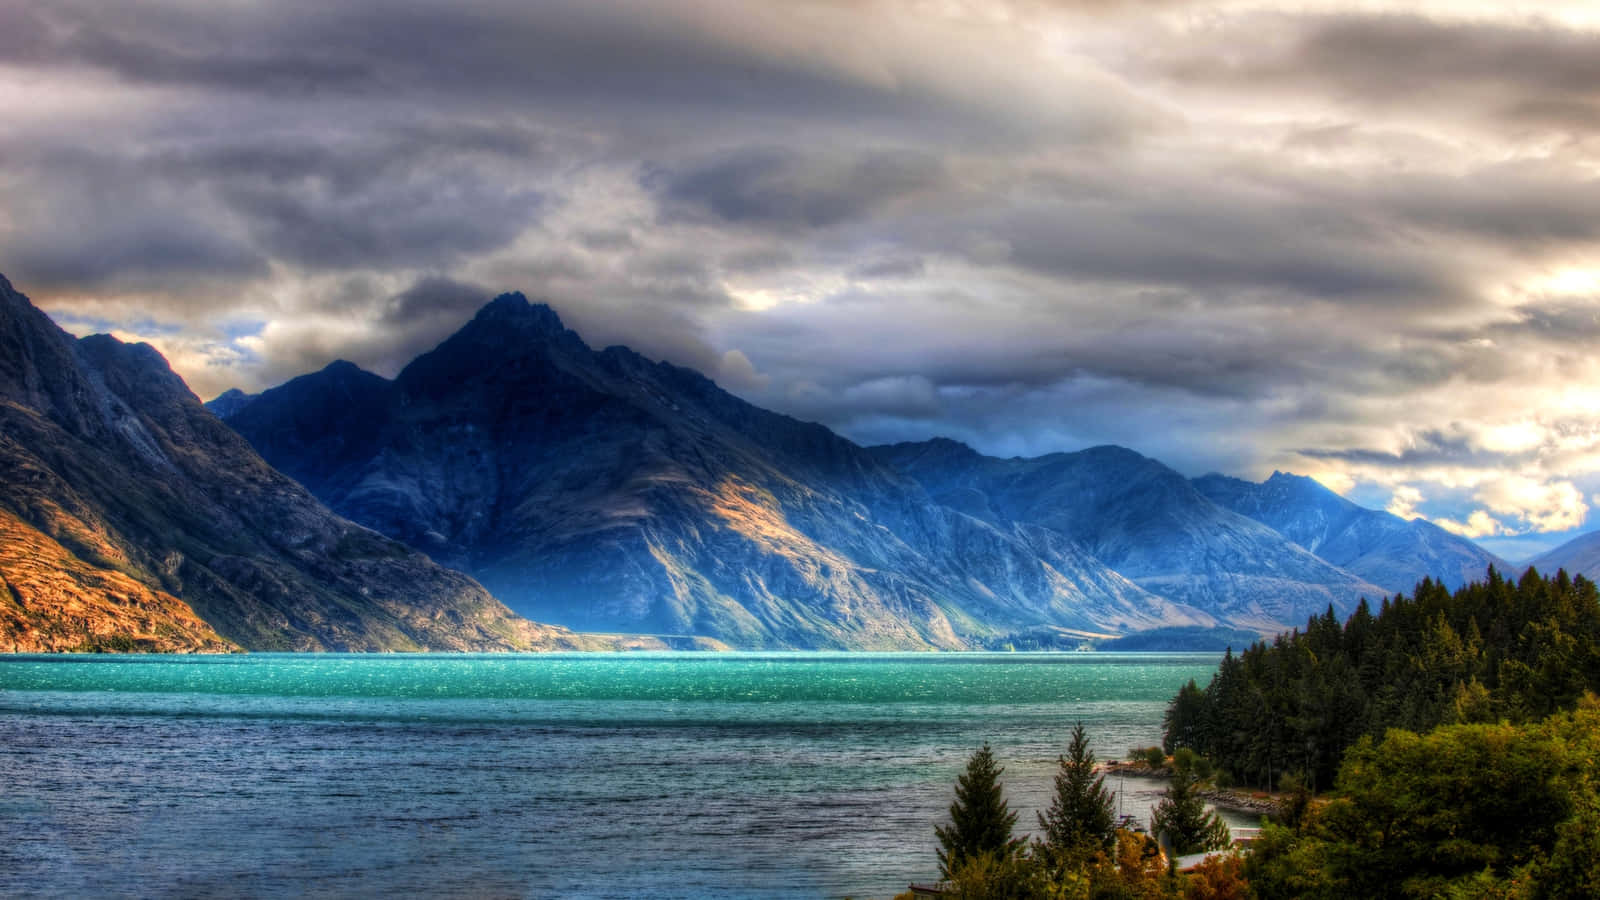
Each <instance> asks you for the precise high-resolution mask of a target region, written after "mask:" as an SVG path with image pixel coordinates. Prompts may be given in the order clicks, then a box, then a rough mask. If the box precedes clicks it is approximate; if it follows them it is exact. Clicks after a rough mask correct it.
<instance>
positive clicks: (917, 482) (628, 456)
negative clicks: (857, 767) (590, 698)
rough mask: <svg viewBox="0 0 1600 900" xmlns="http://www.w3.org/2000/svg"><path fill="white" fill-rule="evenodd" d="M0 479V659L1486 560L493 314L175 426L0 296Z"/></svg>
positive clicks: (1337, 595)
mask: <svg viewBox="0 0 1600 900" xmlns="http://www.w3.org/2000/svg"><path fill="white" fill-rule="evenodd" d="M0 473H3V474H4V479H3V481H0V584H3V585H4V587H5V588H6V590H5V591H0V649H3V648H5V647H6V646H7V645H8V644H9V646H10V648H11V649H15V650H62V649H144V650H190V651H192V650H230V649H237V648H245V649H288V650H420V649H441V650H507V649H615V648H619V647H669V646H671V647H685V646H687V647H722V646H734V647H743V648H852V649H906V648H947V649H958V648H970V647H983V646H1001V645H1005V644H1007V643H1011V642H1012V641H1015V642H1016V643H1017V644H1018V645H1019V646H1060V645H1062V644H1064V643H1065V644H1067V645H1071V644H1073V643H1076V642H1078V641H1082V640H1099V639H1103V638H1108V637H1111V636H1115V635H1122V634H1128V633H1133V632H1139V631H1144V630H1149V629H1155V628H1163V629H1168V630H1171V629H1173V628H1174V627H1177V628H1180V629H1181V628H1188V629H1190V630H1191V631H1195V630H1203V629H1214V630H1215V632H1216V633H1217V634H1228V635H1235V636H1236V635H1237V633H1238V632H1237V631H1230V630H1228V629H1238V628H1241V627H1242V628H1246V629H1250V630H1253V631H1256V632H1258V633H1270V632H1272V631H1276V630H1279V629H1282V628H1284V627H1292V626H1294V625H1298V624H1301V623H1303V622H1304V621H1305V620H1306V618H1307V617H1309V616H1310V615H1313V614H1318V613H1320V612H1322V611H1324V610H1326V609H1327V608H1328V607H1329V606H1332V607H1333V608H1334V609H1335V610H1336V611H1337V612H1340V613H1343V612H1346V611H1348V610H1349V609H1351V608H1352V607H1353V606H1354V604H1355V602H1356V601H1357V600H1358V599H1359V598H1360V597H1369V598H1376V597H1378V596H1380V595H1383V594H1386V593H1398V592H1403V591H1406V590H1409V589H1410V587H1411V586H1412V585H1414V584H1415V583H1416V582H1417V581H1418V580H1420V579H1421V578H1423V577H1430V578H1433V579H1435V580H1439V581H1443V582H1445V583H1446V584H1448V585H1451V586H1454V585H1456V584H1460V583H1461V582H1463V581H1464V580H1466V579H1469V578H1472V577H1476V576H1477V575H1479V574H1481V573H1482V572H1483V571H1484V570H1485V569H1486V568H1487V567H1489V566H1491V565H1493V566H1497V567H1500V568H1503V569H1507V570H1509V569H1510V567H1509V566H1508V565H1507V564H1506V563H1505V562H1504V561H1503V560H1499V559H1498V558H1496V557H1494V556H1492V555H1491V554H1488V553H1486V552H1485V551H1483V550H1482V549H1481V548H1478V547H1477V546H1476V545H1474V544H1472V543H1471V542H1469V541H1466V540H1464V539H1461V538H1458V537H1456V536H1454V535H1451V534H1449V533H1447V532H1444V531H1442V530H1440V529H1438V528H1436V527H1434V526H1432V525H1429V524H1428V523H1426V522H1423V521H1421V520H1414V521H1411V522H1406V521H1403V520H1401V519H1399V518H1396V517H1394V516H1392V515H1389V514H1388V513H1383V512H1377V511H1373V510H1367V509H1363V508H1361V507H1359V506H1357V505H1355V504H1353V503H1350V502H1349V501H1347V500H1345V499H1344V498H1342V497H1340V496H1338V495H1337V494H1335V493H1333V492H1331V491H1328V490H1327V489H1326V488H1323V487H1322V486H1321V485H1320V484H1318V483H1316V482H1315V481H1313V480H1311V479H1307V478H1301V477H1297V476H1292V475H1286V474H1283V473H1275V474H1274V475H1273V477H1272V478H1269V479H1268V480H1267V481H1265V482H1263V483H1261V484H1254V483H1251V482H1247V481H1241V480H1239V479H1234V478H1228V477H1225V476H1221V475H1208V476H1205V477H1202V478H1197V479H1193V480H1191V479H1188V478H1185V477H1184V476H1183V475H1181V474H1179V473H1178V472H1176V471H1174V470H1172V469H1170V468H1168V467H1167V466H1165V465H1163V464H1162V463H1160V462H1159V461H1157V460H1154V459H1150V458H1148V457H1145V456H1142V455H1140V454H1138V453H1136V452H1134V451H1132V450H1128V449H1126V448H1121V447H1095V448H1090V449H1087V450H1083V451H1078V452H1075V453H1056V454H1050V455H1048V456H1043V457H1038V458H1033V459H1022V458H1011V459H1000V458H995V457H990V456H985V455H983V454H981V453H978V452H977V451H975V450H973V449H972V448H970V447H968V446H966V445H963V444H960V443H957V442H955V441H950V440H945V439H935V440H930V441H924V442H919V443H907V444H897V445H893V446H881V447H862V446H859V445H857V444H855V443H852V442H851V441H849V440H846V439H844V438H843V437H840V436H839V435H836V434H834V433H833V432H831V431H829V430H828V429H827V428H824V427H823V426H821V425H817V424H813V423H807V422H802V421H798V420H796V419H793V418H790V417H788V416H784V415H780V414H777V413H773V412H770V411H767V410H764V409H761V408H759V407H756V406H754V405H752V404H750V403H747V402H745V401H744V400H741V399H739V398H737V397H735V396H733V395H732V394H729V393H727V392H726V391H723V390H722V389H720V388H719V387H717V385H716V384H714V383H713V382H712V381H711V380H710V379H707V378H706V377H704V376H703V375H701V374H699V373H697V372H694V371H692V370H690V369H685V368H681V367H678V366H674V365H671V364H668V363H663V362H653V361H651V360H648V359H646V358H644V357H642V356H640V355H639V354H637V353H634V352H633V351H631V350H629V349H627V348H625V347H608V348H605V349H599V350H597V349H594V348H591V347H590V346H588V345H587V344H586V343H585V342H584V341H583V340H582V339H581V338H580V337H579V336H578V335H577V334H575V333H574V332H572V331H571V330H569V329H567V328H566V327H565V326H564V325H563V324H562V322H561V320H560V318H559V317H558V316H557V315H556V314H555V313H554V312H553V311H552V310H551V309H550V308H549V307H547V306H544V305H540V304H535V303H530V302H529V301H528V300H527V299H526V298H525V297H523V296H522V295H520V294H506V295H502V296H500V297H498V298H496V299H495V300H493V301H492V302H490V303H488V304H487V305H486V306H485V307H483V308H482V310H480V311H479V313H478V314H477V315H476V316H475V317H474V318H473V319H472V320H471V321H469V322H468V323H467V324H466V325H465V326H464V327H462V328H461V330H460V331H458V332H457V333H456V334H454V335H453V336H451V337H450V338H448V339H447V340H445V341H444V342H443V343H442V344H440V345H439V346H438V347H437V348H435V349H434V350H432V351H431V352H429V353H426V354H424V355H422V356H420V357H418V358H417V359H416V360H414V361H412V362H411V363H410V364H409V365H407V366H406V367H405V368H404V369H403V370H401V371H400V372H399V374H398V375H397V376H396V377H394V378H392V379H390V378H384V377H381V376H379V375H376V374H374V373H371V372H367V371H364V370H362V369H360V368H359V367H357V366H355V365H353V364H351V363H348V362H335V363H333V364H331V365H329V366H327V367H326V368H324V369H322V370H321V371H318V372H313V373H310V374H307V375H303V376H301V377H299V378H295V379H293V380H291V381H289V382H287V383H285V384H283V385H280V386H278V387H276V388H272V389H270V390H267V391H265V392H262V393H260V394H255V395H248V394H244V393H241V392H239V391H229V392H227V393H225V394H223V395H222V396H220V397H218V398H217V399H216V400H214V401H212V402H211V403H210V404H207V405H206V406H202V405H201V404H200V402H199V401H198V399H197V398H196V397H195V396H194V395H193V394H192V393H191V392H190V391H189V390H188V388H187V386H185V385H184V383H183V382H182V380H181V379H180V378H178V376H177V375H176V374H174V373H173V372H172V370H171V369H170V368H169V367H168V366H167V364H166V362H165V360H164V359H162V358H161V356H160V354H158V353H157V352H156V351H154V350H153V349H151V348H150V347H148V346H146V345H143V344H126V343H123V342H121V341H118V340H116V339H115V338H112V337H109V336H106V335H91V336H89V337H85V338H82V339H77V338H73V337H72V336H70V335H68V334H67V333H66V332H64V331H62V330H61V329H60V328H58V327H57V326H56V325H54V323H52V322H50V320H49V319H48V317H46V316H45V315H44V314H43V313H41V312H40V311H39V310H37V309H36V308H35V307H33V305H32V304H31V303H30V302H29V301H28V300H27V298H26V297H24V296H22V295H21V294H19V293H17V292H16V291H15V290H14V289H13V288H12V286H11V285H10V283H9V282H7V281H5V280H4V278H3V277H0ZM1575 543H1576V542H1575ZM1588 552H1589V555H1588V556H1583V557H1582V558H1581V559H1580V556H1578V555H1574V556H1572V564H1571V565H1569V568H1577V566H1578V563H1580V562H1584V561H1586V560H1590V559H1592V558H1593V557H1595V556H1596V555H1600V554H1596V553H1595V551H1594V550H1593V549H1591V550H1590V551H1588ZM1595 562H1597V563H1600V560H1595ZM531 620H538V621H539V622H548V623H551V624H544V625H541V624H536V623H535V621H531Z"/></svg>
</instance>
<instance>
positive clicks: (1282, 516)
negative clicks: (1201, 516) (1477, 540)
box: [1194, 472, 1516, 594]
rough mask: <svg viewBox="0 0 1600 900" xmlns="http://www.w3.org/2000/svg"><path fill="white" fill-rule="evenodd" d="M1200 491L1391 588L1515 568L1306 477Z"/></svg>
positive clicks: (1224, 480) (1281, 476)
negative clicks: (1358, 501)
mask: <svg viewBox="0 0 1600 900" xmlns="http://www.w3.org/2000/svg"><path fill="white" fill-rule="evenodd" d="M1194 485H1195V488H1196V489H1198V490H1199V491H1200V493H1202V494H1204V495H1206V496H1207V497H1209V498H1210V499H1211V500H1213V501H1215V502H1216V503H1218V504H1220V505H1222V506H1225V507H1227V508H1228V509H1231V510H1233V511H1234V512H1236V513H1239V514H1241V515H1245V516H1249V517H1250V518H1252V519H1255V520H1256V521H1258V522H1260V523H1262V524H1264V525H1266V526H1267V527H1269V528H1272V529H1273V530H1275V531H1277V532H1279V533H1280V534H1282V535H1283V536H1285V537H1287V538H1289V539H1290V540H1292V541H1294V542H1295V543H1297V544H1299V545H1300V546H1302V547H1304V548H1306V549H1307V550H1310V551H1311V552H1312V553H1315V554H1317V555H1318V556H1320V557H1322V558H1323V559H1325V560H1327V561H1328V562H1331V563H1333V564H1334V565H1336V566H1339V567H1340V568H1342V569H1345V570H1346V571H1349V572H1352V573H1354V574H1356V575H1359V576H1360V577H1362V578H1364V579H1366V580H1367V581H1370V582H1372V583H1373V584H1376V585H1378V586H1379V587H1382V588H1384V589H1385V590H1386V591H1388V592H1389V593H1391V594H1395V593H1410V592H1411V590H1412V588H1414V587H1416V585H1417V582H1419V581H1421V580H1422V579H1423V578H1432V579H1433V580H1434V581H1438V582H1441V583H1443V584H1444V585H1445V587H1448V588H1449V589H1451V590H1455V589H1456V588H1459V587H1461V586H1462V585H1464V584H1467V583H1468V582H1471V581H1482V580H1483V577H1484V573H1485V572H1487V571H1488V569H1489V567H1490V566H1494V567H1495V568H1496V569H1498V570H1499V571H1501V572H1512V573H1514V572H1515V571H1516V567H1515V566H1512V565H1511V564H1510V563H1508V562H1506V561H1505V560H1503V559H1501V558H1500V557H1498V556H1495V555H1494V554H1493V553H1490V552H1489V551H1487V550H1485V549H1483V548H1482V547H1479V546H1478V545H1477V544H1474V543H1472V542H1471V541H1469V540H1466V539H1465V538H1460V537H1457V536H1455V535H1453V534H1451V533H1450V532H1448V531H1445V530H1444V529H1443V528H1440V527H1439V526H1437V525H1434V524H1433V523H1432V522H1427V521H1424V520H1422V519H1412V520H1411V521H1409V522H1407V521H1405V520H1404V519H1401V518H1400V517H1398V516H1395V515H1392V514H1390V513H1386V512H1381V511H1379V510H1373V509H1366V508H1363V507H1360V506H1357V505H1356V504H1354V503H1351V502H1350V501H1349V500H1346V499H1344V498H1343V497H1341V496H1339V495H1338V494H1335V493H1334V492H1333V491H1330V490H1328V489H1327V488H1325V487H1323V486H1322V485H1321V484H1319V483H1317V481H1316V480H1315V479H1312V478H1307V477H1305V476H1303V475H1289V474H1285V473H1283V472H1274V473H1272V477H1271V478H1268V479H1267V480H1266V481H1264V482H1262V483H1261V484H1254V483H1252V482H1249V481H1242V480H1240V479H1238V478H1228V477H1227V476H1224V475H1206V476H1204V477H1202V478H1196V479H1195V480H1194Z"/></svg>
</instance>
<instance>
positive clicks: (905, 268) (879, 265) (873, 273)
mask: <svg viewBox="0 0 1600 900" xmlns="http://www.w3.org/2000/svg"><path fill="white" fill-rule="evenodd" d="M927 270H928V265H927V263H926V262H925V261H924V260H923V258H922V257H920V256H916V255H914V254H896V255H891V256H881V257H878V258H876V259H873V260H869V261H868V262H864V263H862V264H861V265H859V266H856V267H855V268H853V269H851V270H850V277H851V278H855V279H858V280H862V281H868V280H877V279H880V278H917V277H920V276H922V275H923V274H925V273H926V272H927Z"/></svg>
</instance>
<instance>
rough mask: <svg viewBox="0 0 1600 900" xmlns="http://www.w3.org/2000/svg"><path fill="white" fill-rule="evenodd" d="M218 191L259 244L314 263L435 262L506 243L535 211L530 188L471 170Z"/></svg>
mask: <svg viewBox="0 0 1600 900" xmlns="http://www.w3.org/2000/svg"><path fill="white" fill-rule="evenodd" d="M222 197H223V198H224V200H225V201H226V202H227V203H228V205H229V206H230V208H232V209H233V210H235V211H237V212H238V213H240V214H241V215H242V216H243V217H244V219H245V220H246V221H247V222H248V223H249V227H250V230H251V232H252V234H253V235H254V236H255V238H256V240H257V241H258V242H259V243H260V245H261V246H263V247H265V248H267V249H268V250H269V251H271V252H272V253H274V254H275V255H277V256H280V257H282V258H284V259H287V260H291V261H293V262H296V263H300V264H302V265H305V266H311V267H329V268H338V267H347V266H364V265H365V266H370V265H389V264H402V265H408V266H417V265H420V266H437V265H443V264H447V263H450V262H453V261H455V260H456V259H457V258H458V257H459V255H460V254H464V253H471V252H481V251H487V250H493V249H496V248H498V247H501V246H503V245H505V244H506V243H508V242H510V241H511V240H512V239H513V238H515V237H516V236H517V234H519V233H520V232H521V231H522V230H523V229H524V228H526V227H527V226H528V225H530V224H531V223H532V222H533V221H534V220H535V219H536V218H537V216H538V213H539V209H540V205H541V198H540V196H539V195H538V194H536V193H534V192H532V191H505V190H503V189H500V188H498V187H497V186H496V185H494V184H492V183H490V182H488V181H486V180H481V179H479V178H478V177H476V176H474V175H470V174H464V173H458V174H449V175H430V176H428V177H425V178H422V179H420V180H415V179H408V180H406V181H405V182H403V183H399V184H393V185H386V186H384V189H383V190H376V191H372V192H367V193H363V194H361V195H358V196H353V197H352V196H340V195H338V194H337V193H334V192H332V191H328V190H324V189H322V188H321V187H320V186H318V185H306V186H304V187H302V188H300V189H297V190H285V189H282V188H277V189H273V188H266V187H257V186H252V185H249V184H233V185H230V186H228V187H226V188H224V189H223V191H222Z"/></svg>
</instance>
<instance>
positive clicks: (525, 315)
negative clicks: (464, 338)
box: [476, 291, 567, 334]
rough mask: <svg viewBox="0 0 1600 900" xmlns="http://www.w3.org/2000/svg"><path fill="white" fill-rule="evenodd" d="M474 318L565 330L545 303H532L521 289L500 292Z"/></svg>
mask: <svg viewBox="0 0 1600 900" xmlns="http://www.w3.org/2000/svg"><path fill="white" fill-rule="evenodd" d="M476 318H477V319H478V320H479V321H483V322H493V323H496V324H514V325H518V326H522V327H528V326H532V327H533V328H535V329H537V330H540V331H548V332H551V333H553V334H560V333H562V332H564V331H566V330H567V327H566V325H564V324H562V322H561V317H560V316H558V315H556V311H555V310H553V309H551V308H550V306H549V304H546V303H533V302H531V301H530V300H528V298H527V296H526V295H524V294H523V293H522V292H521V291H512V292H510V293H506V294H501V295H500V296H498V297H496V298H494V299H493V300H490V301H489V302H488V303H487V304H485V305H484V307H483V308H482V309H480V310H478V315H477V316H476Z"/></svg>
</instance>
